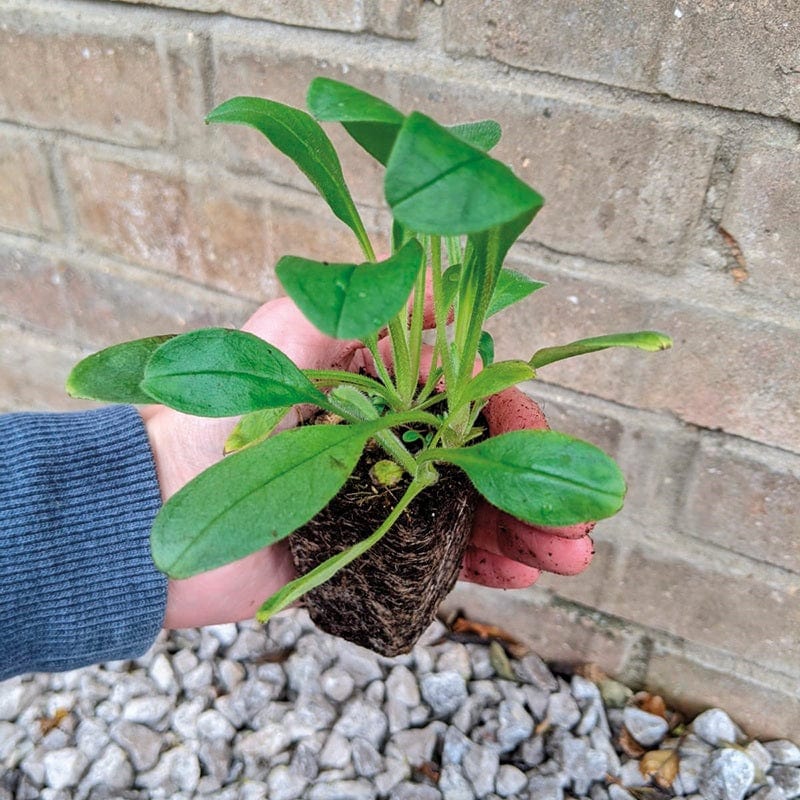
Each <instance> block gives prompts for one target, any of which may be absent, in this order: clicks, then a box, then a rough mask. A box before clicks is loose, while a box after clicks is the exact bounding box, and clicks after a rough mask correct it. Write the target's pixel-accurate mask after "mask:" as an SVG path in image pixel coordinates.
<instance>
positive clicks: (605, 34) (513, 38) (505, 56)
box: [444, 0, 672, 89]
mask: <svg viewBox="0 0 800 800" xmlns="http://www.w3.org/2000/svg"><path fill="white" fill-rule="evenodd" d="M671 16H672V7H671V6H669V5H667V4H665V3H661V2H658V0H644V2H638V3H634V4H631V3H628V2H626V0H611V2H605V3H602V4H599V3H598V4H591V3H584V4H574V3H529V2H525V0H493V2H491V3H486V2H482V0H460V2H458V3H445V5H444V22H445V28H444V30H445V33H444V40H445V46H446V48H447V50H448V51H450V52H454V53H458V54H468V55H477V56H489V57H490V58H493V59H495V60H497V61H500V62H502V63H504V64H510V65H512V66H515V67H521V68H523V69H528V70H535V71H542V72H554V73H557V74H559V75H569V76H571V77H576V78H584V79H587V80H594V81H599V82H601V83H610V84H615V85H623V86H631V87H635V88H643V89H648V88H651V87H652V86H653V85H654V82H655V78H656V75H657V70H658V50H659V42H660V40H661V38H662V37H663V35H664V29H665V28H666V27H668V25H669V23H670V18H671ZM467 20H468V22H465V21H467Z"/></svg>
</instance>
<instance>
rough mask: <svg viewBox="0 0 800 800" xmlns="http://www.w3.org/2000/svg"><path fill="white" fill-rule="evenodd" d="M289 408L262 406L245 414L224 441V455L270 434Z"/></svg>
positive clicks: (249, 445) (242, 448) (251, 444)
mask: <svg viewBox="0 0 800 800" xmlns="http://www.w3.org/2000/svg"><path fill="white" fill-rule="evenodd" d="M290 408H291V406H282V407H280V408H262V409H261V410H259V411H251V412H250V413H249V414H245V415H244V416H243V417H242V418H241V419H240V420H239V422H238V423H236V427H235V428H234V429H233V431H231V434H230V435H229V436H228V438H227V439H226V441H225V447H224V452H225V455H228V454H229V453H235V452H236V451H237V450H244V448H245V447H252V446H253V445H254V444H258V443H259V442H263V441H264V439H267V438H269V437H270V436H272V434H273V432H274V431H275V428H277V427H278V425H279V424H280V423H281V420H282V419H283V418H284V417H285V416H286V414H287V413H288V412H289V409H290Z"/></svg>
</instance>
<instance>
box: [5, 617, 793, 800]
mask: <svg viewBox="0 0 800 800" xmlns="http://www.w3.org/2000/svg"><path fill="white" fill-rule="evenodd" d="M446 632H447V631H446V628H445V627H444V626H443V625H441V624H440V623H435V624H434V625H433V626H432V627H431V629H430V630H429V631H428V632H427V633H426V635H425V637H423V640H422V642H421V643H419V644H418V645H417V646H416V647H415V648H414V650H413V651H412V652H411V653H409V654H408V655H406V656H400V657H397V658H393V659H387V658H382V657H380V656H378V655H376V654H374V653H372V652H370V651H368V650H364V649H362V648H359V647H356V646H354V645H350V644H348V643H346V642H343V641H342V640H339V639H336V638H334V637H331V636H328V635H326V634H323V633H321V632H319V631H318V630H316V629H315V628H314V626H313V625H312V624H311V623H310V622H309V620H308V617H307V615H306V614H305V613H304V612H303V611H299V610H292V611H289V612H286V613H284V614H282V615H280V616H279V617H278V618H276V619H274V620H272V621H271V622H270V623H269V625H268V626H266V627H261V626H258V625H255V624H254V623H242V624H240V625H217V626H212V627H209V628H205V629H203V630H194V629H192V630H185V631H175V632H173V633H171V634H169V635H166V634H164V635H162V636H161V637H160V638H159V640H158V642H157V643H156V644H155V646H154V647H153V648H152V649H151V651H150V652H149V653H148V654H147V655H145V656H144V657H142V658H140V659H137V660H135V661H121V662H113V663H108V664H104V665H100V666H96V667H90V668H87V669H83V670H75V671H73V672H67V673H60V674H53V675H32V676H23V677H19V678H15V679H11V680H10V681H6V682H5V683H3V684H2V685H0V775H1V777H0V800H39V799H41V800H73V799H74V800H111V799H112V798H114V799H116V798H120V799H121V800H151V799H152V800H162V799H163V800H189V798H218V799H219V800H499V799H500V798H504V799H510V800H528V799H529V798H530V800H570V799H571V798H573V799H574V800H584V799H585V800H643V799H644V800H666V798H671V797H686V798H689V799H690V800H745V798H748V799H749V798H752V800H794V799H795V798H800V748H798V747H797V745H795V744H794V743H792V742H790V741H787V740H777V741H770V742H759V741H756V740H751V739H748V737H747V736H746V735H745V734H744V732H743V731H742V730H741V729H740V728H739V727H738V726H737V725H736V724H735V722H734V721H733V720H732V719H731V718H730V716H729V715H728V714H727V713H726V712H725V711H724V710H723V709H719V708H712V709H709V710H707V711H705V712H703V713H702V714H700V715H699V716H697V717H696V718H695V719H694V720H693V721H691V722H686V721H683V720H681V719H680V718H679V717H678V716H676V715H674V714H673V713H672V712H669V711H667V710H666V709H664V708H663V707H660V706H659V705H658V704H657V703H655V704H654V703H653V702H652V698H649V696H647V695H645V694H641V693H640V694H639V695H634V694H633V693H632V692H631V691H629V690H627V689H626V688H625V687H623V686H621V685H620V684H616V683H615V682H613V681H611V680H610V679H608V678H605V677H603V676H597V675H595V676H593V677H594V679H595V682H593V681H592V680H589V679H588V677H584V676H583V675H580V674H574V675H564V674H557V673H556V672H554V671H553V670H551V669H550V668H549V667H548V665H547V664H545V663H544V662H543V661H542V660H541V659H540V658H538V657H537V656H536V655H534V654H530V653H529V654H527V655H525V656H524V657H523V658H520V659H513V658H511V659H510V660H508V663H507V664H505V665H500V672H502V673H503V674H505V677H501V676H500V675H499V674H497V672H496V669H498V664H497V658H496V654H495V656H492V655H491V654H490V652H489V646H488V645H487V644H483V643H468V644H465V643H463V642H459V641H453V640H452V639H451V638H448V637H447V636H446V635H445V634H446ZM506 667H507V668H508V669H510V674H507V670H506ZM512 678H513V679H512Z"/></svg>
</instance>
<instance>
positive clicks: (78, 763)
mask: <svg viewBox="0 0 800 800" xmlns="http://www.w3.org/2000/svg"><path fill="white" fill-rule="evenodd" d="M42 762H43V765H44V775H45V780H46V781H47V786H49V787H50V788H51V789H71V788H74V787H75V786H77V785H78V783H79V781H80V779H81V776H82V775H83V773H84V772H85V771H86V768H87V767H88V765H89V759H88V758H87V757H86V756H85V755H84V754H83V753H82V752H81V751H80V750H78V749H77V748H76V747H65V748H63V749H61V750H52V751H51V752H49V753H47V754H46V755H45V756H44V758H43V760H42Z"/></svg>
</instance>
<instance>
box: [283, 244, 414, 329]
mask: <svg viewBox="0 0 800 800" xmlns="http://www.w3.org/2000/svg"><path fill="white" fill-rule="evenodd" d="M422 258H423V251H422V247H421V245H420V244H419V242H418V241H417V240H416V239H411V240H409V241H408V242H406V244H405V245H404V246H403V247H402V248H401V249H400V250H399V251H398V252H397V253H395V254H394V255H393V256H392V257H391V258H389V259H387V260H386V261H381V262H379V263H377V264H373V263H366V264H327V263H323V262H319V261H311V260H309V259H307V258H299V257H297V256H284V257H283V258H282V259H281V260H280V261H279V262H278V264H277V266H276V267H275V272H276V274H277V276H278V279H279V280H280V282H281V284H282V285H283V288H284V289H285V290H286V293H287V294H288V295H289V296H290V297H291V298H292V300H294V302H295V303H296V304H297V306H298V307H299V308H300V310H301V311H302V312H303V314H305V316H306V317H307V318H308V319H309V320H310V321H311V322H312V323H313V324H314V325H316V327H317V328H319V330H321V331H322V332H323V333H325V334H327V335H328V336H333V337H335V338H338V339H364V338H365V337H367V336H369V335H370V334H373V333H376V332H377V331H379V330H380V329H381V328H382V327H383V326H384V325H386V324H387V323H388V322H389V320H390V319H391V318H392V317H394V316H395V315H396V314H397V313H398V312H399V311H400V310H401V309H402V308H403V306H404V305H405V303H406V302H407V300H408V298H409V296H410V294H411V290H412V289H413V287H414V281H415V279H416V277H417V274H418V273H419V270H420V267H421V266H422Z"/></svg>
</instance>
